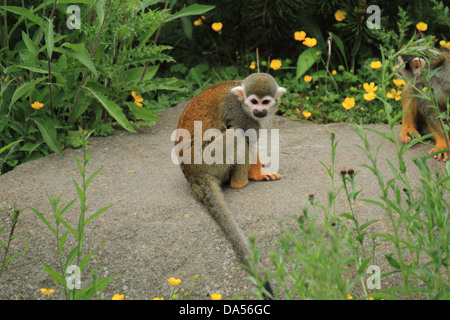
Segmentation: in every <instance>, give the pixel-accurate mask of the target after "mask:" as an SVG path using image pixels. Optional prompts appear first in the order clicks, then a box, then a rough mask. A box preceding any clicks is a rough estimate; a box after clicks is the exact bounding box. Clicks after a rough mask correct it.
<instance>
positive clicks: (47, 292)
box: [41, 288, 55, 296]
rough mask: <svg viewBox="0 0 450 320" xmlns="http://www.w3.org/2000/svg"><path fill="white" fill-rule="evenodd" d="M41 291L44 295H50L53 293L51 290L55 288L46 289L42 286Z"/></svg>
mask: <svg viewBox="0 0 450 320" xmlns="http://www.w3.org/2000/svg"><path fill="white" fill-rule="evenodd" d="M41 292H42V293H43V294H45V295H46V296H50V295H52V294H53V292H55V290H54V289H51V290H47V289H45V288H42V289H41Z"/></svg>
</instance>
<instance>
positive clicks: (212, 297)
mask: <svg viewBox="0 0 450 320" xmlns="http://www.w3.org/2000/svg"><path fill="white" fill-rule="evenodd" d="M211 299H213V300H222V295H221V294H220V293H218V294H215V293H211Z"/></svg>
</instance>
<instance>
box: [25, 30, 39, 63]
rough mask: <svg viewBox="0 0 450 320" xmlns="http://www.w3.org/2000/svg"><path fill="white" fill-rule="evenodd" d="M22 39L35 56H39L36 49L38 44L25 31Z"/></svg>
mask: <svg viewBox="0 0 450 320" xmlns="http://www.w3.org/2000/svg"><path fill="white" fill-rule="evenodd" d="M22 40H23V42H24V43H25V46H26V47H27V49H28V51H30V52H31V53H32V54H33V55H34V56H35V57H37V55H38V54H37V50H36V44H35V43H34V42H33V40H31V39H30V37H29V36H28V35H27V34H26V33H25V32H23V31H22Z"/></svg>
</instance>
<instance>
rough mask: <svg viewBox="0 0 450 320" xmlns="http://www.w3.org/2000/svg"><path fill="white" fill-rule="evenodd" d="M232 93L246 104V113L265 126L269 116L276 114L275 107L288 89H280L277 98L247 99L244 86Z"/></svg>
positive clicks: (257, 97)
mask: <svg viewBox="0 0 450 320" xmlns="http://www.w3.org/2000/svg"><path fill="white" fill-rule="evenodd" d="M231 92H232V93H234V94H235V95H236V96H237V97H238V99H239V100H241V101H243V102H244V111H245V112H246V113H247V114H248V115H249V116H250V117H251V118H253V119H255V120H256V121H258V122H259V123H261V124H263V123H265V122H266V121H265V120H266V119H267V116H268V115H271V114H274V113H275V111H276V108H274V106H276V104H277V100H278V98H279V97H281V96H282V95H283V94H284V93H285V92H286V89H285V88H282V87H278V89H277V92H276V94H275V97H272V96H270V95H268V96H264V97H259V96H257V95H255V94H252V95H250V96H248V97H246V96H245V90H244V87H243V86H238V87H234V88H233V89H231Z"/></svg>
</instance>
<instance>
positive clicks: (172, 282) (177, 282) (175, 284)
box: [167, 277, 181, 286]
mask: <svg viewBox="0 0 450 320" xmlns="http://www.w3.org/2000/svg"><path fill="white" fill-rule="evenodd" d="M167 281H169V283H170V284H171V285H173V286H177V285H179V284H180V283H181V279H175V278H174V277H170V278H168V279H167Z"/></svg>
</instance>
